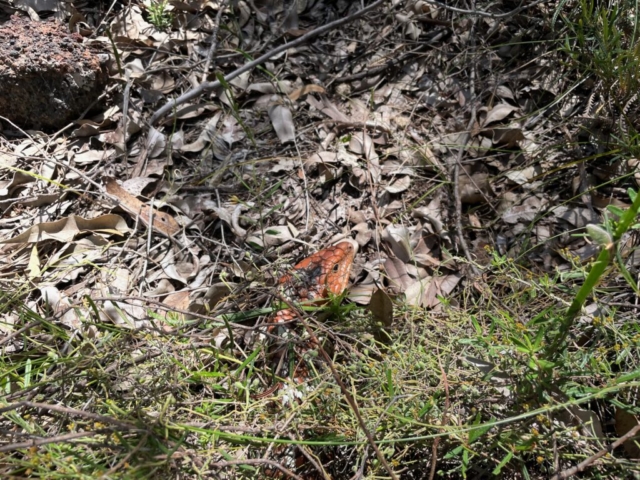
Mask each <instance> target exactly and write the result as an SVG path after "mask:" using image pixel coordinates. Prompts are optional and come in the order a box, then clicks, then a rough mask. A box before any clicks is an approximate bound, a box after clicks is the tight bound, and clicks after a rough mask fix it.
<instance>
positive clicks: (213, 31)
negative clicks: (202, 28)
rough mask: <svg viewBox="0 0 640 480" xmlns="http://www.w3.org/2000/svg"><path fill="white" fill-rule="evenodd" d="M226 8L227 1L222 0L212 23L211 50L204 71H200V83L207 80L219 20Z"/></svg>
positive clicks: (218, 29) (216, 45)
mask: <svg viewBox="0 0 640 480" xmlns="http://www.w3.org/2000/svg"><path fill="white" fill-rule="evenodd" d="M226 7H227V0H222V2H221V3H220V8H219V9H218V14H217V15H216V19H215V21H214V22H213V30H212V31H211V48H209V53H208V54H207V61H206V63H205V64H204V70H203V71H202V81H203V82H204V81H206V80H207V75H208V74H209V68H210V67H211V62H212V61H213V56H214V55H215V54H216V51H217V50H218V31H220V19H221V18H222V12H223V11H224V9H225V8H226Z"/></svg>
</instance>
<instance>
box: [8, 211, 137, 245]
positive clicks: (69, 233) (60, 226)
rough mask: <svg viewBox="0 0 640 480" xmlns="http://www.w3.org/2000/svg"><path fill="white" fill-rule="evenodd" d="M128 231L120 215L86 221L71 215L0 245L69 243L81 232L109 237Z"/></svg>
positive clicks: (36, 227) (30, 230)
mask: <svg viewBox="0 0 640 480" xmlns="http://www.w3.org/2000/svg"><path fill="white" fill-rule="evenodd" d="M128 231H129V228H128V227H127V224H126V222H125V221H124V219H123V218H122V217H121V216H120V215H114V214H109V215H102V216H100V217H97V218H92V219H90V220H86V219H84V218H82V217H76V216H75V215H73V214H71V215H69V216H68V217H67V218H63V219H62V220H57V221H55V222H45V223H40V224H38V225H34V226H33V227H31V228H29V229H28V230H27V231H26V232H24V233H21V234H20V235H18V236H17V237H14V238H11V239H9V240H4V241H2V242H0V243H8V244H16V243H36V242H41V241H43V240H57V241H59V242H64V243H69V242H71V241H72V240H73V239H74V238H75V236H76V235H77V234H79V233H83V232H101V233H108V234H111V235H123V234H125V233H127V232H128Z"/></svg>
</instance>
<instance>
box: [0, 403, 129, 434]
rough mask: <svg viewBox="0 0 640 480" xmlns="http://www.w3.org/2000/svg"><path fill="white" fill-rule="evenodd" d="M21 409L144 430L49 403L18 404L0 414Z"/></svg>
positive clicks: (8, 406) (1, 409) (7, 407)
mask: <svg viewBox="0 0 640 480" xmlns="http://www.w3.org/2000/svg"><path fill="white" fill-rule="evenodd" d="M21 407H26V408H38V409H41V410H47V411H51V412H58V413H64V414H67V415H75V416H79V417H84V418H88V419H89V420H94V421H96V422H102V423H108V424H111V425H116V426H118V427H121V428H126V429H127V430H142V429H139V428H137V427H134V426H133V425H131V424H129V423H125V422H121V421H120V420H116V419H115V418H111V417H107V416H105V415H99V414H97V413H92V412H85V411H83V410H77V409H75V408H69V407H65V406H63V405H50V404H47V403H36V402H17V403H12V404H9V405H7V406H6V407H2V408H0V413H4V412H9V411H12V410H18V409H19V408H21Z"/></svg>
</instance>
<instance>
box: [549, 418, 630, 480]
mask: <svg viewBox="0 0 640 480" xmlns="http://www.w3.org/2000/svg"><path fill="white" fill-rule="evenodd" d="M638 433H640V425H636V426H635V427H633V428H632V429H631V430H629V431H628V432H627V433H625V434H624V435H623V436H621V437H620V438H619V439H618V440H616V441H615V442H613V443H612V444H611V445H609V446H608V447H606V448H603V449H602V450H600V451H599V452H598V453H596V454H595V455H592V456H591V457H589V458H587V459H586V460H584V461H582V462H580V463H579V464H578V465H576V466H575V467H571V468H568V469H566V470H563V471H562V472H559V473H557V474H556V475H554V476H553V477H551V480H562V479H564V478H569V477H572V476H573V475H575V474H576V473H580V472H582V471H583V470H586V468H587V467H589V466H590V465H592V464H593V463H594V462H595V461H596V460H598V459H599V458H602V457H604V456H605V455H606V454H607V453H610V452H612V451H614V450H615V449H616V448H618V447H619V446H620V445H622V444H623V443H624V442H626V441H627V440H630V439H632V438H633V437H635V436H636V435H637V434H638Z"/></svg>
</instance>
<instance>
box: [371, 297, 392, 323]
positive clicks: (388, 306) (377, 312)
mask: <svg viewBox="0 0 640 480" xmlns="http://www.w3.org/2000/svg"><path fill="white" fill-rule="evenodd" d="M368 308H369V311H370V312H371V315H372V316H373V320H374V322H375V323H376V324H378V325H383V326H385V327H389V326H390V325H391V324H392V323H393V302H392V301H391V297H389V295H387V293H386V292H385V291H384V290H381V289H378V290H376V291H375V293H374V294H373V295H371V301H370V302H369V307H368Z"/></svg>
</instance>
